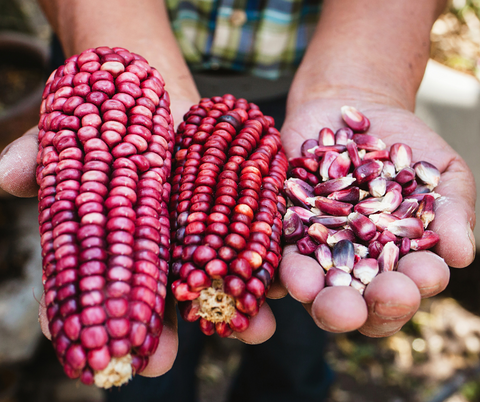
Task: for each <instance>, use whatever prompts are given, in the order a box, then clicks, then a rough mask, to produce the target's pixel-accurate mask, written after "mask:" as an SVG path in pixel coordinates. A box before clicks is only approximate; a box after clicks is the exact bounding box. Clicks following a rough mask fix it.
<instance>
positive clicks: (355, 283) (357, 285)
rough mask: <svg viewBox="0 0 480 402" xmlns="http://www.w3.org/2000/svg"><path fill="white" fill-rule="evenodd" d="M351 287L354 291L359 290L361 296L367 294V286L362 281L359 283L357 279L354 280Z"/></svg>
mask: <svg viewBox="0 0 480 402" xmlns="http://www.w3.org/2000/svg"><path fill="white" fill-rule="evenodd" d="M350 286H351V287H352V288H354V289H357V290H358V291H359V292H360V294H361V295H363V293H364V292H365V288H366V287H367V286H366V285H364V284H363V283H362V282H361V281H359V280H358V279H356V278H353V279H352V282H351V283H350Z"/></svg>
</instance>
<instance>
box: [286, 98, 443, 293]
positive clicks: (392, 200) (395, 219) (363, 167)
mask: <svg viewBox="0 0 480 402" xmlns="http://www.w3.org/2000/svg"><path fill="white" fill-rule="evenodd" d="M341 111H342V117H343V120H344V122H345V123H346V124H347V126H348V127H343V128H340V129H339V130H337V134H338V135H337V134H335V136H334V135H333V130H331V129H329V128H323V129H321V130H320V135H319V139H318V145H316V144H315V141H316V140H311V139H310V140H307V141H305V143H304V144H303V145H302V150H306V149H307V150H308V152H309V155H306V152H307V151H302V157H300V158H295V159H294V164H293V165H291V166H293V167H295V166H306V165H307V158H308V166H315V164H314V162H315V161H316V162H317V165H318V168H317V169H316V172H314V173H313V172H312V173H311V174H315V175H316V181H318V183H317V184H315V185H313V186H312V185H311V184H312V183H313V182H314V181H315V180H312V179H311V178H308V177H307V175H303V178H302V175H300V174H298V173H297V172H296V174H293V173H294V169H291V168H290V172H289V177H290V178H289V179H287V181H286V182H285V184H284V194H285V196H286V197H287V200H288V201H290V203H289V204H290V205H291V204H292V203H293V204H295V206H294V207H290V208H289V209H288V211H287V214H285V216H284V221H283V227H284V236H283V237H284V240H285V242H286V243H296V244H297V246H298V251H299V253H301V254H305V255H311V256H312V257H315V258H316V259H317V261H318V262H319V263H320V265H321V266H322V267H323V268H324V270H325V271H326V272H327V274H326V279H325V280H326V285H327V286H352V287H354V288H355V289H357V290H358V291H359V292H360V293H362V294H363V291H364V288H365V287H366V286H368V284H369V283H370V281H371V280H372V279H373V278H374V277H375V276H376V275H377V274H378V273H379V272H380V273H381V272H385V271H391V270H395V269H396V268H397V263H398V259H399V257H403V256H404V255H405V254H407V253H409V252H414V251H417V250H425V249H428V248H431V247H433V246H434V245H435V244H436V243H437V242H438V241H439V236H438V235H437V234H435V233H434V232H432V231H431V230H427V228H428V226H429V224H430V222H432V220H433V219H434V217H435V199H436V197H437V196H439V195H438V194H435V193H432V191H433V189H434V188H435V186H436V185H437V184H438V183H439V181H440V172H439V171H438V169H437V168H436V167H435V166H433V165H432V164H430V163H428V162H424V161H420V162H416V163H415V164H413V165H412V150H411V148H410V147H409V146H408V145H406V144H401V143H397V144H393V145H392V146H391V148H390V149H389V150H388V149H386V145H385V143H384V142H383V141H381V140H380V139H378V138H376V137H374V136H372V135H370V134H367V133H366V132H367V131H368V129H369V127H370V121H369V120H368V119H367V118H366V117H365V116H363V114H362V113H360V112H359V111H357V110H356V109H354V108H352V107H347V106H345V107H343V108H342V110H341ZM342 130H343V131H342ZM312 145H313V147H312ZM343 148H346V151H344V150H343ZM312 155H313V157H312ZM290 162H291V161H290ZM304 178H306V179H304ZM299 217H304V218H302V219H300V218H299ZM352 276H353V277H352Z"/></svg>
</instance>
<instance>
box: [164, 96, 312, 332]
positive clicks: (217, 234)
mask: <svg viewBox="0 0 480 402" xmlns="http://www.w3.org/2000/svg"><path fill="white" fill-rule="evenodd" d="M184 120H185V121H184V122H183V123H181V124H180V126H179V128H178V132H177V137H176V143H177V146H178V147H179V151H178V152H177V154H176V169H175V173H174V177H173V182H172V183H173V187H172V200H171V204H170V205H171V221H172V226H173V229H174V232H173V234H172V239H173V240H174V244H173V245H174V251H173V260H174V261H175V262H174V264H176V266H178V267H179V268H178V269H175V270H174V272H173V280H174V282H173V284H172V290H173V294H174V296H175V297H176V298H177V300H178V301H179V304H180V306H181V311H191V310H194V311H195V312H196V313H195V315H194V316H193V317H191V316H190V315H188V316H186V314H183V315H184V318H186V319H188V320H196V319H200V328H201V329H202V331H203V332H204V333H206V334H208V335H211V334H212V333H214V330H215V331H216V332H217V333H218V334H219V335H220V336H229V335H230V334H231V333H232V331H237V332H240V331H243V330H245V329H246V328H247V327H248V324H249V319H250V317H252V316H254V315H256V314H257V313H258V310H259V308H260V306H261V305H262V303H263V302H264V300H265V295H266V292H267V290H268V289H269V287H270V284H271V281H272V279H273V277H274V274H275V271H276V269H277V267H278V264H279V261H280V259H281V247H280V237H281V233H282V220H281V219H282V214H281V213H280V212H279V211H280V209H279V206H281V207H282V209H283V211H284V210H285V209H284V205H285V200H284V199H283V197H282V196H281V195H279V191H280V190H281V189H282V188H283V182H284V181H285V179H286V171H287V166H288V162H287V159H286V156H285V153H284V151H283V148H282V146H281V143H280V134H279V132H278V130H276V129H275V128H274V127H273V119H272V118H270V117H267V116H264V115H263V114H262V113H261V112H260V110H258V108H257V106H255V105H254V104H251V103H248V102H247V101H246V100H245V99H238V100H237V99H235V98H234V97H233V96H232V95H225V96H223V97H213V98H211V99H202V100H201V101H200V103H199V104H198V105H195V106H193V107H192V108H191V109H190V111H189V112H188V113H187V114H186V115H185V117H184ZM297 161H301V162H302V163H304V162H306V163H307V162H308V161H311V162H315V163H316V161H315V160H314V159H311V158H303V159H302V158H298V159H297ZM299 163H300V162H299ZM305 166H306V165H305ZM305 166H302V167H305ZM290 184H291V187H288V189H287V191H292V195H293V193H295V192H298V193H301V194H302V195H298V197H299V199H302V202H300V204H302V203H304V202H303V201H304V200H303V198H304V196H311V194H308V195H306V194H303V193H304V192H305V191H308V192H310V193H311V192H313V188H311V187H310V186H309V185H308V184H307V183H305V182H303V181H302V180H300V179H295V182H294V181H293V179H292V182H291V183H290ZM290 214H291V215H290V219H291V225H290V226H289V230H290V231H291V236H293V235H295V236H297V235H296V234H295V233H296V232H297V227H298V228H299V229H300V230H299V231H298V236H297V237H296V238H297V239H299V238H304V235H303V228H302V226H303V224H302V222H301V220H300V218H299V217H298V216H296V214H295V213H293V211H292V212H291V213H290ZM293 218H295V221H294V220H293ZM294 232H295V233H294ZM303 241H304V243H305V246H307V245H308V247H307V248H308V249H309V250H310V247H312V250H311V252H313V251H314V248H313V247H314V244H313V243H312V244H310V243H311V241H310V240H309V239H308V238H306V239H305V240H303ZM302 244H303V243H302ZM308 252H310V251H308ZM185 267H191V270H190V271H189V272H188V274H186V275H182V272H183V271H185ZM194 275H195V280H191V278H192V276H194ZM197 278H199V279H197ZM205 321H206V322H211V323H212V324H214V325H207V324H206V323H205Z"/></svg>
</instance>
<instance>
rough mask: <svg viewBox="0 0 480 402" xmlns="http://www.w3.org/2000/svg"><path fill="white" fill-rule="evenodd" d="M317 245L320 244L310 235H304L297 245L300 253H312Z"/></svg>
mask: <svg viewBox="0 0 480 402" xmlns="http://www.w3.org/2000/svg"><path fill="white" fill-rule="evenodd" d="M317 246H318V244H317V243H316V242H315V241H313V239H312V237H311V236H310V235H309V236H305V237H302V238H301V239H300V240H299V241H297V247H298V251H299V252H300V254H305V255H310V254H312V253H313V252H314V251H315V250H316V248H317Z"/></svg>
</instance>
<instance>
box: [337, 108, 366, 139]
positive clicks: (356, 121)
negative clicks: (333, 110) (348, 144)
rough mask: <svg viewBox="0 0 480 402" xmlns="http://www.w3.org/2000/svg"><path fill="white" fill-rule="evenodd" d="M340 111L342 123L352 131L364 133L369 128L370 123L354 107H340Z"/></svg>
mask: <svg viewBox="0 0 480 402" xmlns="http://www.w3.org/2000/svg"><path fill="white" fill-rule="evenodd" d="M341 111H342V118H343V121H344V122H345V123H346V124H347V126H348V127H350V128H351V129H352V130H353V131H355V132H357V133H364V132H365V131H367V130H368V129H369V128H370V121H369V120H368V119H367V118H366V117H365V116H364V115H363V114H362V113H360V112H359V111H358V110H357V109H355V108H354V107H352V106H342V108H341ZM354 138H355V137H354Z"/></svg>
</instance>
